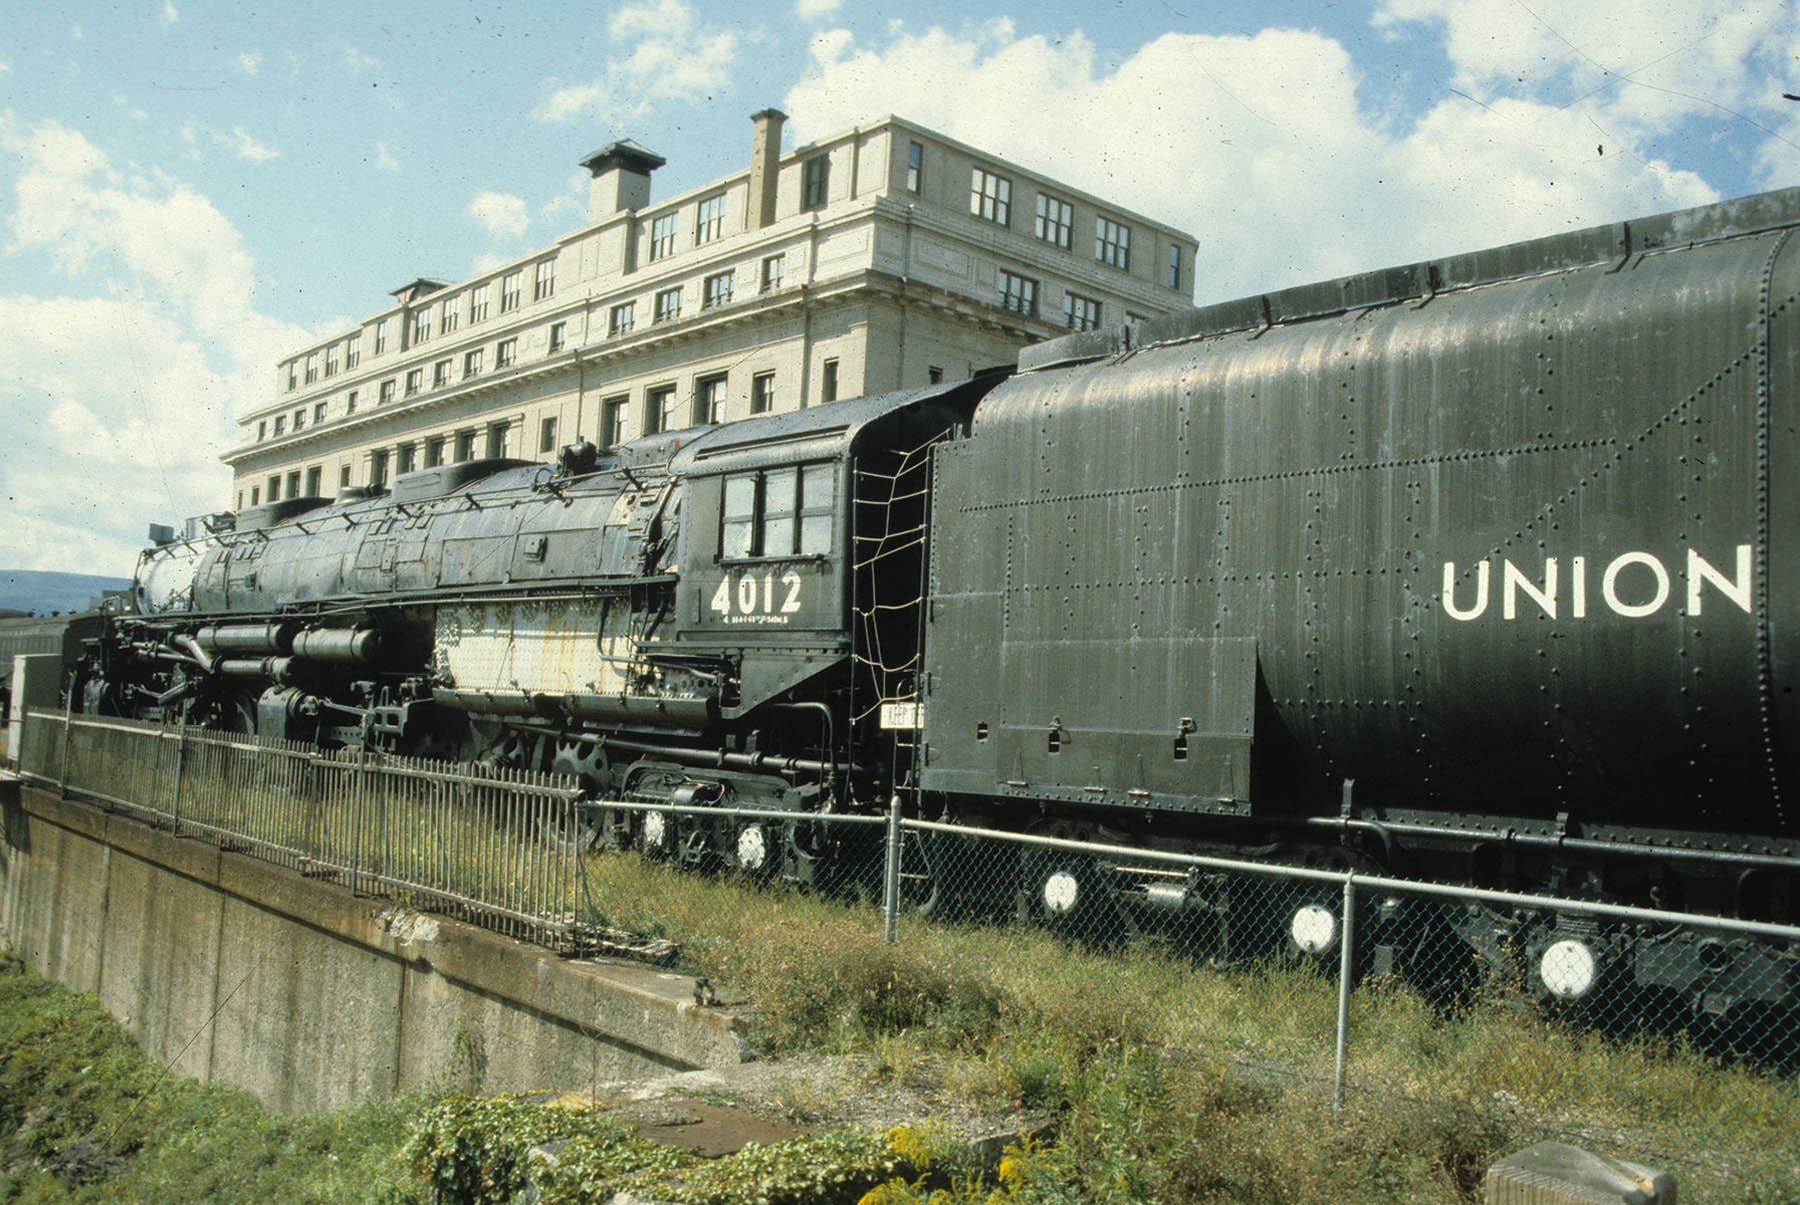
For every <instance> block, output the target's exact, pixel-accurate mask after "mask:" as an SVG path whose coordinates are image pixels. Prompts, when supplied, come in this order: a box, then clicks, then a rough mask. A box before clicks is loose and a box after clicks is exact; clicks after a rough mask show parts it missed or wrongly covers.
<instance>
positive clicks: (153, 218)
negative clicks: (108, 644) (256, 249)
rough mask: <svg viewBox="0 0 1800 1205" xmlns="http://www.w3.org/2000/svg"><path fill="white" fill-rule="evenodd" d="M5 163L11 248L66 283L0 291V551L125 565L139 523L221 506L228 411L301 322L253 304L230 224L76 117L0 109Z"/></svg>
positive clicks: (9, 556)
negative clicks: (4, 439)
mask: <svg viewBox="0 0 1800 1205" xmlns="http://www.w3.org/2000/svg"><path fill="white" fill-rule="evenodd" d="M0 152H3V153H4V154H5V155H6V156H7V157H8V158H9V159H11V160H13V166H14V167H16V169H17V170H16V173H14V176H13V180H14V196H13V197H12V201H13V204H12V205H11V207H10V208H11V213H10V215H9V219H8V222H7V226H6V236H7V246H6V248H5V251H6V253H7V254H9V255H16V254H39V255H43V256H46V257H48V258H49V260H50V262H51V263H52V265H53V266H54V267H55V268H56V269H57V270H58V271H60V272H61V273H62V274H64V275H65V276H66V277H67V278H68V279H69V282H70V283H69V287H68V289H67V290H66V294H67V295H65V296H59V297H54V298H51V297H34V296H28V295H22V294H16V293H15V294H8V295H0V360H3V361H4V362H5V363H6V364H7V365H8V371H7V373H6V375H5V377H4V378H3V379H0V407H3V408H4V410H5V412H6V413H9V414H14V415H34V416H37V417H38V419H39V421H35V422H29V423H19V424H16V425H15V428H14V440H13V442H12V444H10V445H9V446H8V447H7V449H6V450H5V452H4V453H0V479H3V482H0V489H3V491H4V493H5V494H6V495H10V497H11V499H12V500H11V502H10V503H9V519H10V522H9V523H8V524H6V525H5V527H4V528H0V562H3V563H6V564H10V565H14V566H17V567H21V568H32V569H58V570H70V571H85V572H107V573H125V572H128V571H129V569H130V566H131V563H132V560H131V558H132V556H133V555H134V552H135V549H137V548H138V547H139V546H141V544H142V539H143V529H144V524H145V523H146V522H148V521H150V520H153V519H156V520H166V519H170V518H181V517H185V516H186V515H189V514H197V513H199V512H201V511H205V510H216V509H219V508H220V507H222V506H224V505H226V502H227V499H226V490H227V483H228V481H229V474H228V473H227V471H226V470H225V469H224V468H223V466H221V465H220V464H219V463H218V459H217V458H218V455H219V453H220V452H221V451H222V450H223V449H224V448H225V447H226V446H228V445H229V444H230V443H232V442H234V441H235V439H236V430H235V425H234V423H233V422H232V416H233V414H234V412H236V411H237V410H240V409H242V408H243V407H244V405H246V404H247V403H248V402H251V401H254V400H260V399H261V397H262V395H263V394H264V393H266V392H267V390H268V387H269V385H268V382H269V379H270V366H271V365H272V364H274V362H275V360H276V357H277V356H278V355H280V354H281V352H282V351H284V350H288V349H291V348H293V347H294V346H297V345H298V344H300V343H302V342H304V341H305V340H306V339H307V337H308V335H307V332H305V331H303V330H300V329H298V328H296V327H293V326H291V325H289V324H286V323H282V322H279V321H276V320H274V319H272V318H269V317H266V316H265V315H263V314H261V313H259V312H258V310H257V309H256V306H255V273H254V265H253V263H252V261H251V258H250V255H249V252H248V250H247V249H246V248H245V246H244V242H243V239H242V237H241V236H240V235H239V233H238V231H237V230H236V229H235V228H234V227H233V226H232V225H231V223H230V222H229V221H228V220H227V219H226V218H225V217H224V215H223V214H221V213H220V212H219V211H218V209H217V208H215V207H214V206H213V205H212V204H211V202H209V201H208V200H207V199H206V198H205V197H203V196H201V195H200V194H198V193H196V192H195V191H193V189H192V188H191V187H189V186H188V185H186V184H183V183H179V182H177V183H170V182H168V181H166V180H164V179H160V178H158V179H150V178H146V177H143V176H138V175H134V174H132V173H130V172H127V171H123V170H120V169H118V168H115V167H114V166H113V165H112V163H111V162H110V161H109V159H108V157H107V156H106V154H105V153H104V152H103V151H101V150H100V149H99V148H98V147H96V146H94V145H93V144H92V143H91V142H89V141H88V139H87V138H86V137H85V136H84V135H82V134H81V133H80V132H79V131H77V130H73V129H70V128H68V127H66V126H63V125H60V124H57V123H55V122H51V121H45V122H40V123H37V124H34V125H33V124H27V123H24V122H21V121H19V120H18V119H16V118H15V117H13V116H12V115H11V114H0Z"/></svg>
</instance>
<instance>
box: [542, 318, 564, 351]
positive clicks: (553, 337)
mask: <svg viewBox="0 0 1800 1205" xmlns="http://www.w3.org/2000/svg"><path fill="white" fill-rule="evenodd" d="M568 339H569V324H568V323H566V322H552V323H551V324H550V350H549V351H548V352H546V353H545V354H546V355H552V356H554V355H555V354H556V353H557V352H559V351H561V350H562V349H563V344H564V343H566V342H568Z"/></svg>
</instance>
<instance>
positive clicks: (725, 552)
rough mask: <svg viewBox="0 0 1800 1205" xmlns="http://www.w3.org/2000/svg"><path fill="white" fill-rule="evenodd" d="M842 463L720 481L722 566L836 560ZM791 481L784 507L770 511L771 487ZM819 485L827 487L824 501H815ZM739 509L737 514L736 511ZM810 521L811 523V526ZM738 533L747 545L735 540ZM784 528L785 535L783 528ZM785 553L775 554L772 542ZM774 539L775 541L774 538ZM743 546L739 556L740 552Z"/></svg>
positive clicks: (807, 464) (777, 468)
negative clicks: (746, 489) (746, 506)
mask: <svg viewBox="0 0 1800 1205" xmlns="http://www.w3.org/2000/svg"><path fill="white" fill-rule="evenodd" d="M838 478H839V463H838V462H837V461H835V460H809V461H804V462H801V463H798V464H784V465H771V466H768V467H766V468H758V469H750V470H748V471H746V472H740V473H728V474H726V475H724V476H723V477H722V478H721V479H720V482H719V526H718V544H717V546H716V548H715V549H714V557H715V559H716V560H717V562H718V563H719V564H722V565H733V564H743V563H746V562H753V561H795V560H828V559H830V558H831V557H833V556H834V555H836V552H837V547H836V536H837V511H838V494H839V490H840V482H839V480H838ZM782 479H788V480H789V481H791V484H789V485H788V486H787V487H786V489H785V491H781V492H785V493H786V495H787V501H786V505H785V508H783V509H779V510H777V509H772V507H771V502H772V498H774V497H778V496H779V493H778V490H779V484H778V490H771V489H770V484H771V482H776V483H780V482H781V481H782ZM815 482H824V483H825V487H826V488H825V492H824V497H823V498H822V499H821V498H819V497H818V496H817V487H816V486H814V485H813V483H815ZM746 484H747V485H748V486H749V487H750V488H749V494H748V503H749V509H748V510H744V509H742V508H743V504H744V502H745V497H744V491H743V490H742V489H740V488H734V487H738V486H743V485H746ZM734 505H737V506H738V507H739V509H738V510H733V509H732V507H733V506H734ZM808 520H812V521H813V522H811V523H809V522H808ZM734 528H736V529H737V530H739V531H741V532H745V533H747V535H748V540H747V542H742V543H741V544H740V542H738V541H735V540H733V539H732V538H731V536H732V531H733V529H734ZM783 528H785V529H786V531H785V532H784V531H783V530H782V529H783ZM784 535H785V543H786V547H785V548H777V549H774V550H771V547H770V545H771V543H781V542H783V541H782V538H781V537H783V536H784ZM772 537H773V539H772ZM740 547H741V549H742V550H741V551H740V550H739V548H740Z"/></svg>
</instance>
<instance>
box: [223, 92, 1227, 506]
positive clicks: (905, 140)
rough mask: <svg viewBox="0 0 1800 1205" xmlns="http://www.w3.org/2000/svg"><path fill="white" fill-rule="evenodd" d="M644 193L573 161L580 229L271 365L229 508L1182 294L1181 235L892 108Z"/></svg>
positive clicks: (628, 146)
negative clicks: (738, 165)
mask: <svg viewBox="0 0 1800 1205" xmlns="http://www.w3.org/2000/svg"><path fill="white" fill-rule="evenodd" d="M752 120H753V122H754V123H755V131H754V137H753V143H752V148H751V158H750V166H749V167H748V169H747V170H744V171H740V172H737V173H735V174H733V175H730V176H727V177H725V178H724V179H721V180H715V181H713V182H711V183H709V184H706V185H704V186H702V187H700V188H695V189H691V190H689V191H687V192H685V193H682V194H681V195H680V196H676V197H672V198H670V199H668V200H666V201H660V202H656V203H654V204H653V203H652V202H651V199H650V174H651V172H652V171H654V170H655V169H656V168H658V167H660V166H661V165H662V163H663V160H662V159H661V158H660V157H659V156H657V155H656V154H654V153H652V152H651V151H649V150H647V149H645V148H644V147H642V146H639V145H637V144H636V143H634V142H631V141H623V142H615V143H613V144H612V145H610V146H608V147H606V148H605V149H603V150H600V151H597V152H595V153H594V154H593V155H590V156H589V157H588V158H586V159H584V160H582V165H583V166H585V167H587V168H588V169H589V170H590V171H591V172H592V173H593V180H592V182H591V184H590V191H589V207H588V221H587V224H586V225H584V226H582V227H581V228H580V229H578V230H575V231H573V232H571V233H569V234H568V235H565V236H564V237H562V238H560V239H558V240H557V241H556V242H555V244H553V245H552V246H549V247H546V248H543V249H542V250H540V251H537V252H534V253H533V254H531V255H527V256H524V257H522V258H520V259H518V260H516V261H514V262H512V263H509V264H506V265H504V266H502V267H499V268H496V269H494V270H492V271H488V272H484V273H482V274H481V275H479V276H475V277H471V278H470V279H468V280H464V281H460V282H457V283H455V284H448V283H445V282H443V281H437V280H415V281H413V282H412V283H411V284H408V285H406V286H405V287H403V288H401V289H398V290H396V291H395V292H394V294H393V296H394V298H395V301H394V304H393V305H391V306H389V307H388V308H386V309H384V310H381V311H380V312H378V313H376V314H374V315H372V316H370V317H369V318H367V319H365V320H364V321H362V322H361V323H359V324H358V325H357V326H355V327H354V328H352V329H350V330H347V331H344V332H342V333H340V334H338V335H336V336H334V337H333V338H331V339H328V340H326V341H325V342H323V343H320V344H318V345H316V346H313V347H308V348H305V349H303V350H301V351H298V352H296V353H295V354H294V355H293V356H291V357H289V358H288V359H286V360H284V361H283V362H282V363H281V364H280V366H279V368H278V370H277V374H276V379H275V389H274V393H273V396H272V397H271V398H270V399H269V400H268V401H266V402H264V403H261V404H258V405H255V406H253V407H251V408H250V409H249V410H248V411H247V412H246V413H245V414H244V415H243V417H242V418H241V420H240V431H241V439H240V442H239V445H238V446H237V447H236V448H235V449H233V450H232V451H231V452H230V453H228V454H227V455H226V456H225V457H224V460H225V463H226V464H228V465H229V466H231V468H232V470H233V473H234V475H235V479H234V482H233V486H232V490H233V494H234V501H235V504H236V505H237V506H238V507H240V508H241V507H244V506H252V505H256V504H258V503H264V502H271V501H277V500H280V499H284V498H291V497H297V496H304V495H319V494H329V493H331V492H334V491H336V490H338V489H341V488H344V487H348V486H353V485H371V484H372V485H383V484H385V483H386V482H387V481H389V480H390V479H391V478H392V477H393V476H394V475H395V474H397V473H403V472H407V471H409V470H411V469H414V468H424V467H428V466H431V465H435V464H440V463H444V462H447V461H459V460H468V459H472V458H474V457H478V456H518V457H537V458H543V459H550V458H552V457H553V456H554V454H555V452H556V449H557V448H558V447H559V446H560V445H561V444H563V443H566V442H568V441H570V440H571V439H573V438H574V437H575V436H577V435H583V436H586V437H587V438H589V439H592V440H594V441H595V442H596V443H598V444H600V445H601V446H602V447H606V446H610V445H613V444H616V443H620V442H623V441H625V440H628V439H631V438H634V437H636V436H639V435H643V434H646V433H652V432H659V431H667V430H674V429H678V428H682V427H686V426H689V425H692V424H698V423H711V422H718V421H722V420H727V419H735V418H743V417H745V416H748V415H752V414H759V413H764V412H769V411H780V410H791V409H796V408H798V407H802V406H812V405H819V404H822V403H826V402H831V401H834V400H836V399H837V398H840V397H846V398H847V397H856V396H860V395H863V394H869V393H881V392H886V391H888V390H893V389H899V388H904V387H911V386H916V385H923V384H926V383H928V382H931V381H936V380H939V379H945V380H950V379H955V378H958V377H962V376H967V375H969V374H971V373H973V372H975V371H978V370H980V369H982V368H984V367H989V366H993V365H999V364H1007V363H1010V362H1011V361H1012V360H1013V358H1014V357H1015V355H1016V353H1017V349H1018V348H1019V347H1020V346H1021V345H1023V344H1026V343H1030V342H1033V341H1036V340H1039V339H1043V338H1046V337H1049V336H1051V335H1055V334H1058V333H1061V332H1062V331H1065V330H1068V329H1070V328H1074V329H1078V330H1079V329H1086V328H1088V327H1092V326H1097V325H1101V324H1112V323H1117V322H1123V321H1128V320H1130V319H1133V318H1141V317H1147V316H1150V315H1153V314H1160V313H1165V312H1168V311H1170V310H1174V309H1179V308H1182V307H1184V306H1186V305H1188V304H1190V303H1191V298H1192V295H1193V286H1194V280H1193V262H1194V252H1195V247H1196V244H1195V241H1194V239H1193V237H1192V236H1190V235H1188V234H1185V233H1183V232H1181V231H1179V230H1175V229H1172V228H1170V227H1168V226H1165V225H1162V224H1160V223H1157V222H1152V221H1150V220H1149V219H1148V218H1145V217H1143V216H1142V215H1140V214H1136V213H1133V212H1132V211H1130V210H1129V209H1126V208H1123V207H1122V206H1119V205H1116V204H1113V203H1111V202H1108V201H1105V200H1102V199H1100V198H1098V197H1094V196H1091V195H1089V194H1087V193H1084V192H1081V191H1079V190H1077V189H1073V188H1067V187H1065V186H1063V185H1060V184H1058V183H1056V182H1055V181H1053V180H1050V179H1048V178H1046V177H1044V176H1040V175H1038V174H1036V173H1033V172H1028V171H1025V170H1024V169H1022V168H1019V167H1017V166H1015V165H1013V164H1011V163H1009V162H1007V161H1006V160H1004V159H1001V158H999V157H997V156H994V155H989V154H986V153H984V152H982V151H979V150H976V149H975V148H973V147H969V146H965V145H963V144H962V143H959V142H956V141H953V140H951V139H949V138H946V137H944V136H942V135H940V134H935V133H932V132H931V131H929V130H926V129H923V128H921V127H919V126H916V125H914V124H912V123H910V122H907V121H904V120H901V119H899V118H895V117H889V118H886V119H884V120H881V121H878V122H875V123H873V124H871V125H867V126H859V127H857V128H855V129H852V130H846V131H844V132H843V133H840V134H837V135H835V136H833V137H830V138H826V139H822V140H820V141H818V142H815V143H812V144H811V145H808V146H803V147H798V148H796V149H794V150H792V151H789V152H787V153H786V154H783V153H782V152H781V128H782V123H783V122H784V121H785V116H784V115H783V114H781V113H779V112H776V111H775V110H772V109H770V110H765V111H763V112H761V113H758V114H756V115H755V116H754V118H753V119H752Z"/></svg>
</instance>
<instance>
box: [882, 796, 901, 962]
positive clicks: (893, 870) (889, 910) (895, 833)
mask: <svg viewBox="0 0 1800 1205" xmlns="http://www.w3.org/2000/svg"><path fill="white" fill-rule="evenodd" d="M900 837H901V833H900V796H899V795H897V794H896V795H895V796H894V797H893V799H891V800H890V801H889V802H888V823H887V866H886V873H885V874H883V875H882V879H881V937H882V940H884V941H886V942H887V943H888V944H889V945H892V944H893V942H894V930H895V927H896V926H897V925H898V923H899V920H900Z"/></svg>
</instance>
